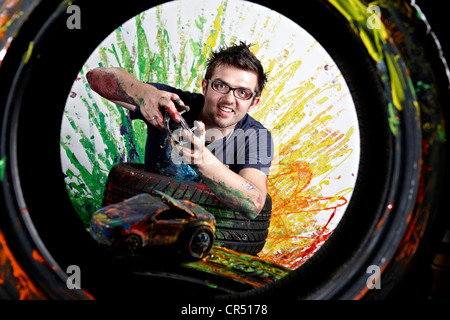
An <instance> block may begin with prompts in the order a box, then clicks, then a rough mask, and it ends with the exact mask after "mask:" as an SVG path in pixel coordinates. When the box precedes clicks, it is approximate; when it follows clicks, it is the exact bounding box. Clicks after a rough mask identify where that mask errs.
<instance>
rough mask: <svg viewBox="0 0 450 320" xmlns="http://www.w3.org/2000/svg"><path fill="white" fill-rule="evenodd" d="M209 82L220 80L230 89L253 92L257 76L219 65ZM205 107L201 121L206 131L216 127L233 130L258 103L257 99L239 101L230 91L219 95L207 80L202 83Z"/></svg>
mask: <svg viewBox="0 0 450 320" xmlns="http://www.w3.org/2000/svg"><path fill="white" fill-rule="evenodd" d="M211 80H212V81H214V80H220V81H221V82H222V83H224V84H226V85H228V86H229V87H231V88H240V89H249V90H250V91H252V92H255V90H256V86H257V80H258V78H257V75H256V74H255V73H253V72H249V71H244V70H241V69H238V68H236V67H233V66H230V65H221V66H218V67H217V68H216V70H215V71H214V73H213V75H212V77H211ZM202 89H203V94H204V95H205V105H204V108H203V111H202V115H201V120H202V121H203V122H204V123H205V125H206V126H207V128H208V127H209V128H208V129H210V128H213V127H216V128H221V129H231V128H234V126H235V125H236V123H238V121H239V120H241V119H242V118H243V117H244V116H245V115H246V113H247V112H248V111H250V110H251V109H252V108H253V107H254V106H256V105H257V104H258V103H259V97H253V98H251V99H249V100H240V99H238V98H236V97H235V96H234V94H233V90H230V92H228V93H227V94H223V93H219V92H216V91H214V90H213V89H212V88H211V85H210V84H209V82H208V80H207V79H203V82H202Z"/></svg>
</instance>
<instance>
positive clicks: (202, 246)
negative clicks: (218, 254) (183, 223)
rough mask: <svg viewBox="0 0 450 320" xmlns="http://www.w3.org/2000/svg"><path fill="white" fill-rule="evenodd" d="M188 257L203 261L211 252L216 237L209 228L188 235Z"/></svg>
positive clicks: (197, 229)
mask: <svg viewBox="0 0 450 320" xmlns="http://www.w3.org/2000/svg"><path fill="white" fill-rule="evenodd" d="M186 240H187V252H186V253H187V254H188V256H190V257H192V258H195V259H201V258H204V257H205V256H206V254H207V253H208V252H209V250H211V247H212V245H213V242H214V235H213V233H212V231H211V230H210V229H209V228H207V227H199V228H196V229H194V231H191V232H189V233H188V237H187V239H186Z"/></svg>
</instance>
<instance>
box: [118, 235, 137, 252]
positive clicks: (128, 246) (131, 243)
mask: <svg viewBox="0 0 450 320" xmlns="http://www.w3.org/2000/svg"><path fill="white" fill-rule="evenodd" d="M141 247H142V239H141V237H139V236H138V235H137V234H130V235H128V236H127V237H126V238H125V239H123V240H122V242H121V243H120V245H119V248H120V249H121V250H123V251H124V253H127V254H135V253H136V252H137V251H138V250H139V249H140V248H141Z"/></svg>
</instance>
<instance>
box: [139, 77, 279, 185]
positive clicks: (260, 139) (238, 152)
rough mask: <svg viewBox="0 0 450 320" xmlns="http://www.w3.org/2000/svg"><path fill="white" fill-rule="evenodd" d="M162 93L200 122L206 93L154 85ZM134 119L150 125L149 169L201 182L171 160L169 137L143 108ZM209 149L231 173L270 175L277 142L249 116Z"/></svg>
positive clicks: (186, 167)
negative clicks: (245, 171)
mask: <svg viewBox="0 0 450 320" xmlns="http://www.w3.org/2000/svg"><path fill="white" fill-rule="evenodd" d="M150 84H151V85H153V86H154V87H156V88H157V89H159V90H163V91H168V92H172V93H175V94H177V95H178V96H179V97H180V99H181V100H182V101H183V102H184V104H185V105H187V106H189V108H190V110H189V111H188V112H185V113H183V115H182V117H183V118H184V119H185V120H186V122H187V124H188V125H189V126H190V127H193V125H194V121H195V120H198V118H199V116H200V113H201V110H202V109H203V106H204V103H205V98H204V96H203V95H202V94H199V93H192V92H187V91H182V90H180V89H176V88H173V87H171V86H168V85H164V84H159V83H150ZM131 118H132V119H140V120H143V121H144V122H145V123H146V124H147V142H146V151H145V170H146V171H150V172H154V173H158V174H163V175H167V176H172V177H175V178H178V179H183V180H190V181H200V180H199V178H198V176H197V174H196V172H195V171H194V170H193V169H192V168H191V167H190V166H189V165H187V164H184V163H182V164H175V163H174V162H173V161H172V159H171V147H170V139H168V134H167V133H166V132H165V131H162V130H160V129H158V128H156V127H154V126H153V125H151V124H149V123H148V122H147V120H145V118H144V116H143V115H142V113H141V111H140V108H139V107H136V109H135V111H134V112H131ZM206 146H207V148H208V149H209V150H210V151H211V152H212V153H213V154H214V155H215V156H216V157H217V158H218V159H219V160H220V161H221V162H222V163H223V164H225V165H226V166H227V167H228V168H229V169H230V170H232V171H234V172H236V173H239V171H240V170H242V169H244V168H255V169H258V170H261V171H262V172H264V173H265V174H266V175H269V169H270V165H271V162H272V159H273V149H274V148H273V140H272V135H271V134H270V132H269V130H267V129H266V128H265V127H264V126H263V125H262V124H261V123H260V122H258V121H257V120H255V119H254V118H253V117H251V116H250V115H249V114H246V115H245V116H244V117H243V118H242V119H241V120H240V121H239V122H238V123H237V124H236V126H235V128H234V131H233V132H232V134H231V135H229V136H228V137H223V138H221V139H218V140H215V141H213V142H211V143H206Z"/></svg>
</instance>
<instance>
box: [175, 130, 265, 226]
mask: <svg viewBox="0 0 450 320" xmlns="http://www.w3.org/2000/svg"><path fill="white" fill-rule="evenodd" d="M196 126H197V128H196V130H195V132H196V133H197V136H196V135H190V134H189V133H187V132H186V131H184V132H183V137H184V139H186V141H190V142H191V143H192V145H193V148H191V146H189V147H183V146H182V145H176V147H175V148H174V152H177V153H178V154H179V155H180V156H181V158H182V159H183V161H184V162H186V163H190V164H193V168H194V169H195V171H196V172H197V173H198V174H199V176H200V177H201V179H202V180H203V181H204V182H205V183H206V184H207V185H208V186H209V187H210V188H211V190H212V191H213V192H214V194H215V196H216V197H217V198H218V199H219V200H220V201H221V202H223V203H224V204H226V205H228V206H229V207H233V208H235V210H236V211H239V212H240V213H242V214H244V215H245V216H246V217H247V218H249V219H254V218H256V216H257V215H258V214H259V212H260V211H261V210H262V208H263V207H264V203H265V200H266V195H267V175H266V174H265V173H263V172H262V171H260V170H258V169H255V168H244V169H242V170H241V171H240V172H239V174H237V173H235V172H233V171H232V170H230V169H229V168H227V167H226V166H225V165H224V164H223V163H222V162H220V160H219V159H217V158H216V157H215V156H214V154H212V152H211V151H209V150H208V148H206V147H205V130H204V124H203V123H201V122H196Z"/></svg>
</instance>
